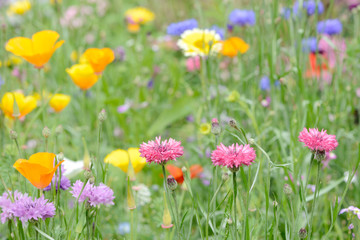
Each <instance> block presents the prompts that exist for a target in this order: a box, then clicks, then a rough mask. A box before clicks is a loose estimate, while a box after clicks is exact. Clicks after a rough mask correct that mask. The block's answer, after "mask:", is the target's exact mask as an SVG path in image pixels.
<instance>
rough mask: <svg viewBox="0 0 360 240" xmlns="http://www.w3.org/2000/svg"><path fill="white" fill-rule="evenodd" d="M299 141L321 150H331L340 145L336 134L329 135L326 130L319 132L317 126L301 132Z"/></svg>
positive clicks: (312, 148) (313, 148)
mask: <svg viewBox="0 0 360 240" xmlns="http://www.w3.org/2000/svg"><path fill="white" fill-rule="evenodd" d="M299 141H300V142H303V143H304V144H305V146H306V147H308V148H310V149H311V150H313V151H320V152H323V151H325V152H331V151H332V150H334V149H335V148H336V147H337V146H338V142H337V140H336V136H335V135H328V134H327V133H326V130H321V132H319V130H318V129H317V128H309V131H308V130H307V129H306V128H304V130H303V131H302V132H300V135H299Z"/></svg>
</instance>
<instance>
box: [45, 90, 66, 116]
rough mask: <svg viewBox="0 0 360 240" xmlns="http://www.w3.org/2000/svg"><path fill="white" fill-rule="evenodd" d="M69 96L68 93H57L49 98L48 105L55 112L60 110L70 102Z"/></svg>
mask: <svg viewBox="0 0 360 240" xmlns="http://www.w3.org/2000/svg"><path fill="white" fill-rule="evenodd" d="M70 100H71V97H70V96H69V95H65V94H61V93H57V94H55V95H54V96H53V97H52V98H51V99H50V102H49V104H50V106H51V107H52V109H54V111H55V112H61V111H62V110H63V109H64V108H65V107H66V106H67V105H68V104H69V102H70Z"/></svg>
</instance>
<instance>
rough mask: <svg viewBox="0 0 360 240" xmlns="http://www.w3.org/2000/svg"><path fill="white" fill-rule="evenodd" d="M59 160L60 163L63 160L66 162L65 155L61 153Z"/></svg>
mask: <svg viewBox="0 0 360 240" xmlns="http://www.w3.org/2000/svg"><path fill="white" fill-rule="evenodd" d="M57 159H58V161H59V162H61V161H62V160H64V154H63V153H62V152H61V153H59V154H58V155H57Z"/></svg>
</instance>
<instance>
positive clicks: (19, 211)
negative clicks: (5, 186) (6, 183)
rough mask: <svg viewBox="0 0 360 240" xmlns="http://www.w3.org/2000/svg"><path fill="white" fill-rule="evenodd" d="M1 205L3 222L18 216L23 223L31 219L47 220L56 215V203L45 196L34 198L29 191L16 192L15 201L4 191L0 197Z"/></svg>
mask: <svg viewBox="0 0 360 240" xmlns="http://www.w3.org/2000/svg"><path fill="white" fill-rule="evenodd" d="M0 207H1V209H2V213H1V222H2V223H5V222H6V220H9V219H13V218H15V217H18V218H19V219H20V221H21V222H22V223H26V222H27V221H29V220H39V219H43V220H45V219H46V218H51V217H53V216H54V215H55V206H54V204H53V203H52V202H49V201H48V200H47V199H45V198H44V196H41V197H40V198H34V200H33V199H32V198H31V197H29V195H28V194H27V193H25V194H22V193H20V192H18V191H15V192H14V202H12V201H11V200H10V199H9V196H8V194H7V193H4V194H3V195H2V197H0Z"/></svg>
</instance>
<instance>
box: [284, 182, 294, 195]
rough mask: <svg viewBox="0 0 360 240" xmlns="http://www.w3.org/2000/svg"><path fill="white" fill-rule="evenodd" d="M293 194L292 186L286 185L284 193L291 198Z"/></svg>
mask: <svg viewBox="0 0 360 240" xmlns="http://www.w3.org/2000/svg"><path fill="white" fill-rule="evenodd" d="M292 192H293V191H292V188H291V186H290V185H289V184H285V185H284V193H285V194H286V195H288V196H289V195H291V194H292Z"/></svg>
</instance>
